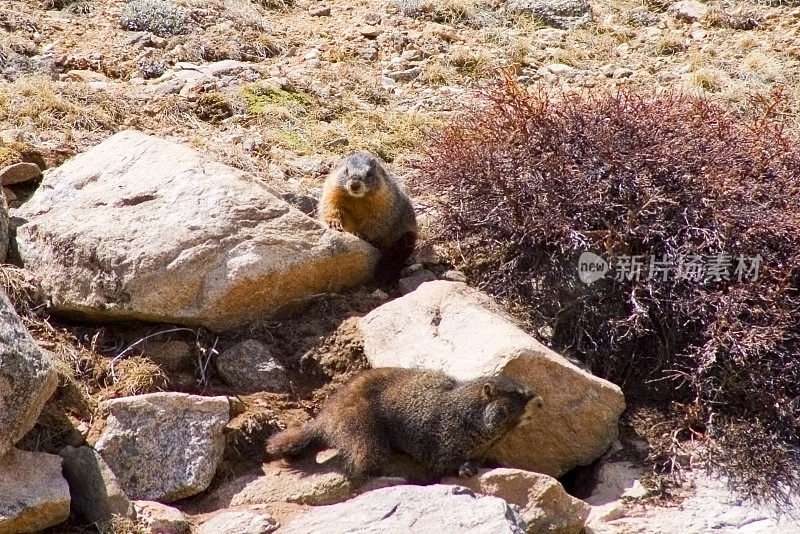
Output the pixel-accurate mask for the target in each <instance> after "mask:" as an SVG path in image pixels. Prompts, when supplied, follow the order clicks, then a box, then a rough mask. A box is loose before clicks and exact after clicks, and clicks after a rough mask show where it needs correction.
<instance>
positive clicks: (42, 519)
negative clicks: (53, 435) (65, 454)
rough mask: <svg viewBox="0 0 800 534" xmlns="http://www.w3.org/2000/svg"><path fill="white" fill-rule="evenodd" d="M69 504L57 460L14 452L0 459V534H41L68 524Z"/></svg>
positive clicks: (40, 454)
mask: <svg viewBox="0 0 800 534" xmlns="http://www.w3.org/2000/svg"><path fill="white" fill-rule="evenodd" d="M69 502H70V499H69V486H68V485H67V481H66V480H64V477H62V476H61V458H59V457H58V456H56V455H54V454H47V453H44V452H27V451H21V450H18V449H12V450H11V451H10V452H8V454H6V455H5V456H4V457H3V458H2V459H0V534H23V533H27V532H41V531H42V530H44V529H45V528H47V527H50V526H53V525H57V524H59V523H61V522H63V521H66V519H67V517H68V516H69Z"/></svg>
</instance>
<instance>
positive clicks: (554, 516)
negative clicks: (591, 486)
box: [442, 468, 592, 534]
mask: <svg viewBox="0 0 800 534" xmlns="http://www.w3.org/2000/svg"><path fill="white" fill-rule="evenodd" d="M442 482H443V483H450V484H460V485H462V486H465V487H467V488H469V489H471V490H472V491H474V492H476V493H482V494H484V495H493V496H495V497H500V498H501V499H503V500H504V501H506V502H508V503H511V504H516V505H517V506H519V509H520V516H521V517H522V519H523V520H524V521H525V526H526V528H527V532H528V534H538V533H540V532H547V533H549V534H580V532H581V531H582V530H583V526H584V524H585V523H586V519H587V518H588V517H589V512H591V508H592V507H591V506H589V505H588V504H586V503H585V502H583V501H582V500H580V499H576V498H575V497H572V496H571V495H569V494H568V493H567V492H566V491H565V490H564V487H563V486H562V485H561V484H560V483H559V482H558V480H556V479H554V478H552V477H549V476H547V475H543V474H541V473H532V472H530V471H522V470H521V469H507V468H500V469H483V470H481V472H480V473H479V474H478V476H475V477H469V478H450V479H445V480H442Z"/></svg>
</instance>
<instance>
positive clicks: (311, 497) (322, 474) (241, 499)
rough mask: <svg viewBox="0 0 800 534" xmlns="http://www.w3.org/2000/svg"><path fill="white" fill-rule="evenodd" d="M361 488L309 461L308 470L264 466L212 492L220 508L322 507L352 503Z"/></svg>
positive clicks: (274, 464) (334, 472) (211, 495)
mask: <svg viewBox="0 0 800 534" xmlns="http://www.w3.org/2000/svg"><path fill="white" fill-rule="evenodd" d="M356 490H357V484H355V483H354V482H353V481H352V480H351V479H349V478H348V477H347V476H345V475H344V474H342V473H341V471H340V470H338V469H333V468H330V467H325V466H318V465H316V463H315V462H313V463H312V461H311V460H310V459H309V460H307V461H306V464H305V465H304V466H300V465H292V466H287V465H285V464H284V463H283V462H279V461H278V462H270V463H268V464H264V465H263V466H262V467H261V469H260V470H259V471H257V472H255V473H249V474H247V475H244V476H241V477H238V478H234V479H232V480H229V481H227V482H225V483H223V484H221V485H220V486H219V487H217V488H215V489H214V490H212V491H211V492H209V493H210V498H211V500H212V502H214V503H215V504H216V505H217V506H225V507H231V506H247V505H253V504H269V503H275V502H291V503H298V504H308V505H312V506H319V505H324V504H335V503H339V502H342V501H346V500H347V499H349V498H350V497H351V496H352V495H353V494H354V492H355V491H356Z"/></svg>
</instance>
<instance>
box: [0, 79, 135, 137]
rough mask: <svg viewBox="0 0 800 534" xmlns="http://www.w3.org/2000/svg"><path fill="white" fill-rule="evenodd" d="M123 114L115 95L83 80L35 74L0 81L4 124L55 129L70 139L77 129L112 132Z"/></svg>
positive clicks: (44, 129) (22, 127) (31, 128)
mask: <svg viewBox="0 0 800 534" xmlns="http://www.w3.org/2000/svg"><path fill="white" fill-rule="evenodd" d="M123 116H124V111H123V109H122V107H121V105H120V103H119V100H118V99H117V98H115V97H114V96H112V95H111V94H108V93H106V92H103V91H94V90H93V89H91V88H90V87H89V86H88V85H87V84H82V83H76V82H69V83H62V82H53V81H51V80H49V79H46V78H42V77H36V76H32V77H24V78H19V79H18V80H16V81H14V82H9V83H4V84H0V121H2V122H3V123H5V124H6V127H9V126H10V127H14V128H19V129H22V130H29V131H47V130H57V131H60V132H63V133H64V134H65V135H66V136H67V138H69V139H73V138H75V137H76V136H77V135H78V132H87V131H90V132H94V131H100V130H103V131H108V132H114V131H116V130H117V128H118V127H119V124H120V122H121V121H122V118H123Z"/></svg>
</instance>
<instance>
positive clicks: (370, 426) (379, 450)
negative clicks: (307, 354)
mask: <svg viewBox="0 0 800 534" xmlns="http://www.w3.org/2000/svg"><path fill="white" fill-rule="evenodd" d="M541 404H542V400H541V397H539V396H537V395H536V394H535V393H534V392H533V391H531V390H530V389H529V388H527V387H525V386H523V385H522V384H520V383H518V382H516V381H513V380H510V379H507V378H504V377H484V378H478V379H475V380H471V381H469V382H457V381H455V380H453V379H452V378H450V377H448V376H447V375H445V374H443V373H439V372H434V371H416V370H411V369H399V368H384V369H372V370H368V371H364V372H363V373H361V374H360V375H358V376H357V377H356V378H354V379H353V380H352V381H351V382H349V383H348V384H347V385H345V386H344V387H343V388H342V389H340V390H339V391H338V392H337V393H336V394H334V395H333V396H332V397H331V398H330V399H328V401H327V402H326V403H325V405H324V406H323V408H322V410H321V411H320V413H319V415H318V416H317V417H316V418H315V419H314V420H313V421H311V422H309V423H308V424H306V425H305V426H303V427H302V428H299V429H298V428H292V429H288V430H285V431H283V432H280V433H278V434H277V435H275V436H272V437H271V438H270V440H269V441H268V443H267V452H268V453H269V454H270V455H272V456H276V457H279V456H286V457H297V456H299V455H300V454H302V453H309V452H312V451H316V450H319V449H321V448H323V447H331V448H336V449H338V450H339V453H340V454H341V455H342V456H343V458H344V461H345V465H346V468H347V470H348V471H349V472H350V473H352V474H373V473H380V472H381V467H382V466H384V465H386V463H387V460H388V458H389V455H390V453H392V452H401V453H406V454H408V455H410V456H411V457H412V458H414V459H415V460H417V461H418V462H420V463H422V464H423V465H424V466H425V467H427V468H428V470H429V471H430V473H431V474H432V475H433V476H444V475H449V474H453V473H455V472H459V473H461V474H466V473H468V472H470V471H471V470H472V469H473V467H472V466H471V464H470V463H469V462H470V461H474V460H480V459H481V458H482V457H483V456H484V455H485V454H486V452H487V451H488V449H489V448H490V447H491V446H492V445H493V444H494V443H495V442H496V441H497V440H498V439H500V438H501V437H503V436H504V435H505V434H506V433H507V432H508V431H510V430H511V429H513V428H514V427H515V426H517V425H518V424H520V423H521V422H523V421H525V420H527V419H528V418H529V417H530V416H531V414H532V412H533V410H534V409H535V408H537V407H539V406H541Z"/></svg>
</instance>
